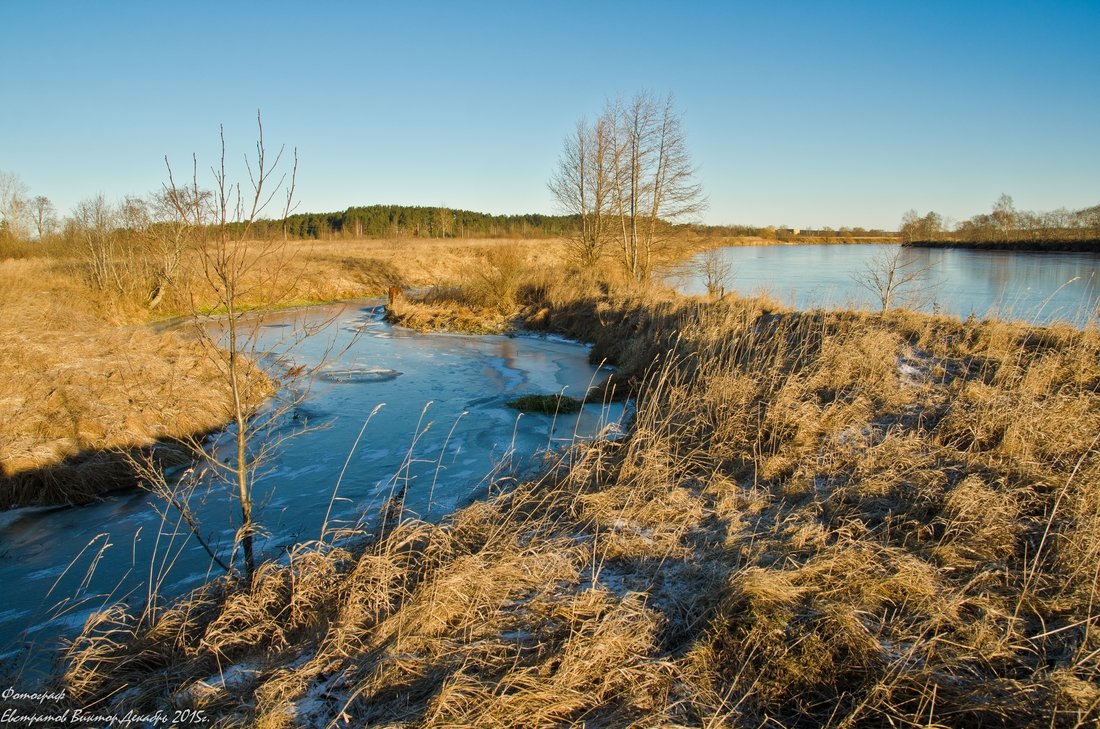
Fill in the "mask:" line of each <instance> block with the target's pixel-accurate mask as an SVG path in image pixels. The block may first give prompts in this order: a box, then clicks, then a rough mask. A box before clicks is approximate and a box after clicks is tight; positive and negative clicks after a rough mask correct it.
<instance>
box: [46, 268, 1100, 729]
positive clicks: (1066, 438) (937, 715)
mask: <svg viewBox="0 0 1100 729" xmlns="http://www.w3.org/2000/svg"><path fill="white" fill-rule="evenodd" d="M537 293H538V294H539V296H538V297H536V296H535V295H534V294H533V293H530V292H529V293H528V294H527V295H528V296H529V298H528V299H527V301H528V304H529V306H528V309H527V314H528V317H529V318H534V319H536V320H537V321H538V322H541V323H542V325H544V326H545V327H547V328H549V329H551V330H554V331H559V332H563V333H567V334H572V335H578V334H584V335H586V336H588V337H589V338H590V339H591V340H593V341H594V342H595V343H596V353H595V355H594V356H596V357H600V358H602V357H605V356H609V357H612V358H613V359H615V360H616V361H618V362H620V363H621V364H622V365H623V366H624V369H625V370H626V375H625V376H624V378H623V380H624V381H630V382H632V386H633V388H634V389H635V391H636V394H637V414H636V417H635V419H634V422H633V424H632V427H631V429H630V432H629V435H628V436H627V437H626V438H625V439H624V440H621V441H602V442H595V443H589V444H580V445H576V446H575V447H574V448H572V449H571V450H569V451H568V452H566V453H563V454H561V455H560V458H559V460H558V461H556V462H555V463H552V464H548V466H547V469H546V471H545V473H544V474H543V475H542V477H541V478H539V479H536V480H534V481H530V482H526V483H522V484H519V485H516V486H515V487H514V488H512V489H510V490H507V491H506V492H505V493H503V494H501V495H499V496H497V497H496V498H494V499H492V500H490V501H488V502H484V503H477V504H474V505H472V506H469V507H468V508H466V509H464V510H462V511H460V512H458V513H456V514H455V515H454V516H453V517H452V518H451V519H450V520H448V521H447V522H446V523H445V524H443V525H430V524H424V523H420V522H417V521H413V520H404V521H399V522H396V523H393V522H387V523H386V524H384V525H382V526H379V527H377V528H376V530H375V532H373V533H371V534H364V535H362V537H361V539H360V541H358V542H353V543H349V544H346V545H344V546H342V547H336V546H332V545H327V544H309V545H302V546H300V547H298V548H297V549H296V550H294V551H293V552H292V553H291V554H290V555H289V557H288V559H287V560H286V561H285V563H283V564H277V565H276V564H268V565H265V566H263V567H261V568H260V570H259V572H258V573H257V575H256V577H255V579H254V580H253V582H252V583H251V585H248V586H245V587H234V586H233V585H232V584H230V583H228V582H217V583H213V584H211V585H208V586H206V587H204V588H202V589H200V590H199V591H197V592H195V593H193V594H191V595H190V596H189V597H188V598H187V599H184V600H181V601H179V602H177V603H176V604H174V605H173V606H171V607H169V608H167V609H164V610H162V611H159V612H158V613H157V614H156V616H155V619H154V618H153V617H151V616H149V615H148V614H146V615H145V616H141V615H128V614H125V613H123V612H121V611H117V612H109V613H105V614H103V615H102V616H100V617H99V618H98V619H96V620H95V621H93V622H92V623H90V624H89V625H88V626H87V628H86V630H85V633H84V635H82V636H81V637H80V638H79V639H78V640H76V641H75V642H74V644H73V645H72V647H71V649H70V651H69V654H68V660H67V669H66V671H65V673H64V675H63V676H60V677H59V678H58V679H57V680H58V681H59V684H60V685H62V686H64V687H65V688H66V690H67V691H68V693H69V696H70V698H71V699H72V700H73V701H74V702H76V703H78V704H80V705H82V706H96V707H103V708H108V707H112V706H123V705H124V706H125V707H126V708H135V709H144V708H148V709H157V708H161V709H162V708H165V707H179V708H196V709H202V710H206V711H208V712H209V713H210V715H212V716H214V717H216V719H217V725H219V726H260V727H289V726H364V725H387V726H561V725H572V724H586V725H590V726H639V725H640V726H656V725H660V726H752V727H802V726H806V727H809V726H815V727H816V726H834V727H856V726H876V727H877V726H914V727H915V726H921V727H936V726H968V727H969V726H985V727H988V726H995V727H1024V726H1056V727H1077V726H1095V725H1096V723H1097V722H1098V721H1100V634H1098V630H1097V626H1096V620H1097V608H1096V602H1097V600H1096V598H1097V586H1098V585H1097V577H1098V568H1097V564H1100V559H1098V558H1100V555H1098V553H1097V552H1098V551H1100V516H1098V515H1100V453H1098V449H1097V440H1098V436H1097V433H1098V432H1100V333H1098V332H1097V331H1096V330H1094V329H1092V330H1086V331H1077V330H1072V329H1069V328H1051V329H1034V328H1027V327H1024V326H1021V325H1009V324H1004V323H996V322H988V323H981V322H966V323H959V322H957V321H951V320H949V319H946V318H934V317H929V316H924V315H917V314H912V313H909V312H905V311H898V312H889V313H887V314H885V315H870V314H861V313H850V312H849V313H843V312H842V313H821V312H815V313H806V314H798V313H790V312H782V311H777V310H776V309H775V307H774V306H773V305H772V304H769V303H768V302H761V301H755V300H749V301H745V300H733V299H730V298H728V297H727V298H725V299H723V300H722V301H720V302H717V303H715V304H704V303H701V302H698V301H689V300H675V299H666V300H659V299H654V298H652V297H649V298H646V297H642V296H634V297H618V296H613V297H607V296H585V295H582V294H583V290H582V287H577V286H576V284H575V283H571V284H570V288H569V290H567V291H563V290H561V289H554V288H553V287H544V288H543V289H541V291H539V292H537Z"/></svg>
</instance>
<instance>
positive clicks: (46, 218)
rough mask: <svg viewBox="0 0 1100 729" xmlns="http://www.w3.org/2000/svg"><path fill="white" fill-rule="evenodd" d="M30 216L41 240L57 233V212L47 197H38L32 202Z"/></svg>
mask: <svg viewBox="0 0 1100 729" xmlns="http://www.w3.org/2000/svg"><path fill="white" fill-rule="evenodd" d="M30 216H31V222H33V223H34V231H35V234H36V235H37V236H38V239H39V240H43V239H45V238H49V237H50V236H51V235H53V234H54V233H56V232H57V210H56V209H55V208H54V206H53V203H52V202H50V199H49V198H48V197H46V196H45V195H38V196H36V197H35V198H34V199H32V200H31V204H30Z"/></svg>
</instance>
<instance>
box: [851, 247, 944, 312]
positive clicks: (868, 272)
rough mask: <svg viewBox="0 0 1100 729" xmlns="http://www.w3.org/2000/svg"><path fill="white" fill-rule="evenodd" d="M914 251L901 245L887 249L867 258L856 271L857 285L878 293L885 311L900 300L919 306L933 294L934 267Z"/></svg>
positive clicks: (854, 278)
mask: <svg viewBox="0 0 1100 729" xmlns="http://www.w3.org/2000/svg"><path fill="white" fill-rule="evenodd" d="M912 250H913V249H906V248H902V247H901V246H894V247H893V248H887V249H884V250H883V251H882V252H880V253H879V254H878V255H876V256H874V257H872V258H871V259H869V260H868V261H867V263H866V264H865V265H864V270H863V271H862V272H859V273H853V274H852V278H853V280H854V281H855V282H856V283H857V284H859V285H860V286H862V287H863V288H865V289H866V290H867V291H869V292H871V294H873V295H874V297H875V299H876V300H877V302H878V304H879V307H880V309H879V310H880V311H881V312H882V313H884V314H885V313H886V312H887V311H888V310H889V309H890V307H891V306H895V305H897V304H898V303H899V300H903V301H904V303H905V304H907V305H910V306H917V305H920V304H923V303H925V302H924V299H926V298H929V297H930V293H931V291H930V289H929V287H928V282H927V275H928V272H929V270H930V267H929V266H928V265H925V264H922V263H921V260H920V259H919V258H917V257H915V256H913V255H912V253H911V251H912Z"/></svg>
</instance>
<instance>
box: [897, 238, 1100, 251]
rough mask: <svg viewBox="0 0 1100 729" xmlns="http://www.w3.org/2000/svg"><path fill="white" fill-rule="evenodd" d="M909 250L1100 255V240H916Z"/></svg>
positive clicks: (908, 244)
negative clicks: (967, 250)
mask: <svg viewBox="0 0 1100 729" xmlns="http://www.w3.org/2000/svg"><path fill="white" fill-rule="evenodd" d="M903 245H905V246H907V247H909V248H963V249H972V250H980V251H1027V252H1031V253H1100V240H1097V239H1090V240H1002V241H992V240H988V241H966V240H915V241H911V242H908V243H904V244H903Z"/></svg>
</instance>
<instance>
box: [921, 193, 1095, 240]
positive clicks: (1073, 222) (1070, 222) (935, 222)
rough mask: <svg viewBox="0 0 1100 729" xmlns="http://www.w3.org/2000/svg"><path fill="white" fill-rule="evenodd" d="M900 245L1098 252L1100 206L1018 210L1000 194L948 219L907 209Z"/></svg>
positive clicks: (1010, 198) (1005, 196) (933, 212)
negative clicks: (981, 208) (985, 208)
mask: <svg viewBox="0 0 1100 729" xmlns="http://www.w3.org/2000/svg"><path fill="white" fill-rule="evenodd" d="M899 233H900V236H901V241H902V243H903V244H904V245H911V246H916V247H922V248H984V249H1011V250H1028V251H1092V252H1100V205H1094V206H1092V207H1090V208H1084V209H1082V210H1069V209H1067V208H1058V209H1057V210H1050V211H1045V212H1044V211H1031V210H1019V209H1017V208H1016V205H1015V203H1014V202H1013V200H1012V197H1011V196H1009V195H1001V196H1000V197H999V198H997V201H996V202H994V203H993V207H992V209H991V210H990V212H988V213H979V214H977V215H974V216H973V217H971V218H969V219H968V220H964V221H962V222H959V223H955V224H951V223H950V222H949V221H947V220H945V219H944V218H943V217H942V216H941V215H940V214H939V213H937V212H935V211H929V212H928V213H926V214H924V215H921V214H920V213H919V212H917V211H916V210H909V211H908V212H906V213H905V215H904V216H903V217H902V220H901V228H900V229H899Z"/></svg>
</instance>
